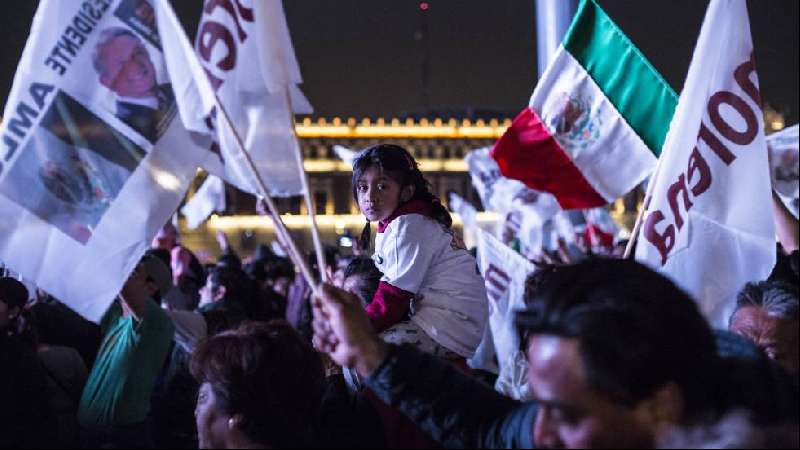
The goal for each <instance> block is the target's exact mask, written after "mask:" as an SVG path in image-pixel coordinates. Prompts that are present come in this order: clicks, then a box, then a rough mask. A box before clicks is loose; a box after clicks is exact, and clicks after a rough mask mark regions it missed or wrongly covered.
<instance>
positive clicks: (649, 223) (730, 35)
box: [636, 0, 775, 327]
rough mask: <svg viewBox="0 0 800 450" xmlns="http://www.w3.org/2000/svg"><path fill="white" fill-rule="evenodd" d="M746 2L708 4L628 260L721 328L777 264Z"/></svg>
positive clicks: (713, 0) (722, 0) (725, 0)
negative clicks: (662, 278) (748, 287)
mask: <svg viewBox="0 0 800 450" xmlns="http://www.w3.org/2000/svg"><path fill="white" fill-rule="evenodd" d="M755 67H756V66H755V61H754V60H753V44H752V39H751V36H750V21H749V19H748V16H747V6H746V4H745V1H744V0H711V3H710V5H709V7H708V11H707V12H706V17H705V21H704V22H703V27H702V29H701V31H700V37H699V38H698V42H697V47H696V48H695V52H694V56H693V58H692V63H691V66H690V67H689V74H688V75H687V78H686V83H685V85H684V89H683V92H682V93H681V97H680V100H679V102H678V107H677V109H676V111H675V116H674V118H673V120H672V124H671V126H670V130H669V133H668V134H667V138H666V142H665V144H664V148H663V153H662V155H661V159H662V160H661V162H660V169H659V171H658V174H657V175H656V178H655V179H654V180H653V181H652V182H653V183H655V185H654V187H653V190H652V201H651V202H650V205H649V207H648V209H647V211H648V213H647V216H646V218H645V221H644V222H643V227H642V232H641V236H640V237H639V239H638V242H637V248H636V258H637V259H638V260H640V261H642V262H645V263H647V264H649V265H650V266H652V267H654V268H656V269H657V270H660V271H661V272H663V273H664V274H666V275H668V276H670V277H671V278H672V279H673V280H675V281H676V282H677V283H678V284H679V285H680V286H682V287H683V288H684V289H686V290H687V291H688V292H689V293H690V294H692V295H693V296H694V298H695V299H696V300H697V301H698V302H699V306H700V309H701V311H702V312H703V313H704V314H705V316H706V318H707V319H709V321H710V322H711V323H712V324H713V325H714V326H718V327H724V326H725V325H726V324H727V318H728V315H729V314H730V312H731V309H732V307H733V306H734V299H735V295H736V293H737V292H738V291H739V290H740V289H741V288H742V287H743V285H744V284H745V283H747V282H749V281H756V280H763V279H765V278H766V277H767V276H768V275H769V273H770V272H771V270H772V268H773V266H774V264H775V226H774V220H773V212H772V200H771V198H772V197H771V186H770V184H771V183H770V168H769V161H768V159H767V146H766V143H765V141H764V132H763V129H764V128H763V116H762V113H761V107H760V104H761V100H760V94H759V87H758V77H757V75H756V70H755Z"/></svg>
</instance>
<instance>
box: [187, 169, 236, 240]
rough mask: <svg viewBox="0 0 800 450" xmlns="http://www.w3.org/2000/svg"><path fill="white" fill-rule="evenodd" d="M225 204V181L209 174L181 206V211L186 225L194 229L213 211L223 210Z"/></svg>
mask: <svg viewBox="0 0 800 450" xmlns="http://www.w3.org/2000/svg"><path fill="white" fill-rule="evenodd" d="M225 205H226V203H225V182H223V181H222V179H221V178H219V177H216V176H214V175H209V176H208V177H207V178H206V179H205V181H203V184H202V185H201V186H200V188H199V189H197V192H195V193H194V195H193V196H192V198H190V199H189V201H187V202H186V204H185V205H184V206H183V208H181V213H183V215H184V216H185V217H186V227H187V228H189V229H190V230H194V229H195V228H197V227H199V226H200V224H202V223H203V222H205V220H206V219H207V218H208V216H210V215H211V214H212V213H213V212H215V211H216V212H223V211H225Z"/></svg>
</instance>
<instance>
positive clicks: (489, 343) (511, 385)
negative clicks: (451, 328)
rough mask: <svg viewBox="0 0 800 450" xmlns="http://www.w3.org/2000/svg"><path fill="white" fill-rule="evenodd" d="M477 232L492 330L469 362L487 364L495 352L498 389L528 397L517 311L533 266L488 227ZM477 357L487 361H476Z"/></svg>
mask: <svg viewBox="0 0 800 450" xmlns="http://www.w3.org/2000/svg"><path fill="white" fill-rule="evenodd" d="M477 236H478V266H479V268H480V271H481V275H482V276H483V278H484V280H485V283H486V293H487V295H488V297H489V327H488V329H489V332H488V333H487V336H486V338H485V339H484V342H482V343H481V345H480V346H479V352H478V353H476V358H473V361H470V365H471V366H472V367H481V366H485V365H486V363H487V362H488V360H489V359H490V357H491V356H492V355H496V361H497V362H498V363H499V366H498V367H497V369H498V370H497V372H498V378H497V382H496V384H495V389H496V390H497V391H498V392H500V393H502V394H503V395H506V396H509V397H511V398H514V399H517V400H525V399H527V398H528V397H529V388H528V375H527V374H528V363H527V360H526V358H525V354H524V353H523V351H522V350H521V346H520V340H519V335H518V334H517V329H516V325H515V323H516V322H515V317H514V315H515V313H516V312H517V311H519V310H522V309H524V308H525V300H524V294H525V281H526V280H527V278H528V275H530V274H531V273H533V271H534V266H533V264H531V263H530V262H529V261H527V260H526V259H525V258H523V257H522V256H520V255H519V254H518V253H516V252H514V251H513V250H512V249H510V248H509V247H508V246H507V245H505V244H503V243H502V242H500V241H498V240H497V239H496V238H495V237H494V236H492V235H491V234H489V233H487V232H486V231H483V230H480V229H479V230H478V234H477ZM477 357H482V358H481V359H483V360H484V361H475V359H477ZM480 362H482V363H483V364H479V363H480Z"/></svg>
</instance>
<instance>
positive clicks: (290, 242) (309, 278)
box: [160, 0, 317, 293]
mask: <svg viewBox="0 0 800 450" xmlns="http://www.w3.org/2000/svg"><path fill="white" fill-rule="evenodd" d="M160 4H161V5H162V6H163V7H164V11H165V12H167V14H168V15H169V20H170V21H171V22H172V24H173V26H174V27H175V28H176V29H177V30H176V31H177V32H178V33H179V35H180V39H181V41H182V44H183V45H184V46H185V47H187V48H189V49H191V50H189V51H186V54H187V56H188V57H189V58H191V61H190V63H194V64H196V65H197V67H198V68H200V67H202V64H201V63H200V59H199V58H198V56H197V52H196V51H195V50H194V48H192V47H191V46H190V45H188V42H189V38H188V37H187V36H186V31H185V30H184V29H183V26H182V25H181V24H180V22H179V21H178V18H177V16H176V15H175V11H174V10H173V9H172V5H171V4H170V3H169V1H167V0H161V3H160ZM184 50H186V49H184ZM202 72H203V75H201V76H202V77H203V78H202V81H201V83H200V84H203V82H205V83H206V89H207V90H208V91H209V92H211V93H213V97H214V106H215V107H216V108H218V109H219V111H220V112H221V113H222V117H223V118H224V119H225V122H226V123H227V124H228V126H229V127H230V128H231V132H232V133H233V136H234V138H235V141H236V145H237V148H238V149H239V152H240V153H241V154H242V156H244V159H245V161H246V162H247V167H248V169H249V170H250V172H251V173H252V175H253V177H254V178H255V180H256V184H257V186H256V187H257V188H258V190H259V191H260V192H261V196H262V199H263V200H264V203H266V205H267V208H268V209H269V211H270V214H272V217H273V219H272V220H273V223H274V224H275V230H276V232H277V234H278V235H279V236H282V237H283V240H284V242H285V245H286V246H287V247H288V249H289V257H290V258H291V259H292V260H293V261H294V263H295V265H296V266H297V267H299V268H300V272H301V273H302V274H303V277H304V278H305V280H306V282H308V284H309V286H311V288H312V289H313V290H314V292H315V293H316V291H317V284H316V282H315V280H314V276H313V274H312V272H311V270H309V268H308V264H307V263H306V261H305V259H304V258H303V257H302V254H301V253H300V251H299V250H298V249H297V244H296V243H295V242H294V239H292V236H291V235H290V234H289V231H288V230H287V229H286V225H285V224H284V223H283V220H282V219H281V216H280V213H279V212H278V208H277V207H276V206H275V202H274V201H273V200H272V196H270V194H269V190H268V189H267V186H266V184H265V183H264V179H263V178H262V177H261V174H260V173H258V170H257V169H256V165H255V163H253V158H252V157H251V156H250V153H249V152H248V151H247V150H246V149H245V146H244V142H243V141H242V138H241V136H240V135H239V132H238V131H237V130H236V127H235V126H234V125H233V121H232V120H231V118H230V115H228V111H227V110H226V109H225V107H224V106H223V104H222V101H220V99H219V96H218V95H217V93H216V91H214V89H213V88H212V87H211V86H212V83H211V80H210V79H209V73H208V72H207V71H205V70H203V71H202Z"/></svg>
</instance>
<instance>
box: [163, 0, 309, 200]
mask: <svg viewBox="0 0 800 450" xmlns="http://www.w3.org/2000/svg"><path fill="white" fill-rule="evenodd" d="M158 1H159V2H161V3H164V10H165V11H166V10H167V7H168V3H169V2H163V1H162V0H158ZM173 16H174V14H173ZM165 19H169V20H172V17H167V18H165ZM168 39H169V41H171V42H169V43H167V45H165V46H166V47H167V48H168V59H169V60H171V61H174V62H175V64H174V66H173V67H171V68H170V69H171V70H174V71H182V72H183V74H182V76H181V78H182V79H183V80H186V85H185V89H183V90H181V91H179V95H178V97H177V100H178V103H179V105H180V110H181V115H182V117H183V119H184V120H185V121H187V122H188V123H192V124H196V126H197V127H198V128H201V129H202V130H203V131H205V132H206V133H207V134H209V135H210V136H211V137H212V138H213V144H210V145H209V148H208V150H210V151H208V152H207V153H208V159H207V161H206V162H205V163H204V164H203V168H204V169H206V170H207V171H208V172H209V173H211V174H213V175H216V176H219V177H220V178H222V179H223V180H225V181H226V182H228V183H231V184H233V185H235V186H236V187H238V188H239V189H241V190H244V191H246V192H250V193H253V194H259V193H260V191H259V189H258V183H257V182H256V180H255V178H254V176H253V174H252V171H251V169H250V166H249V163H248V162H247V160H246V157H245V155H243V154H242V153H241V152H240V151H239V145H238V143H237V139H236V135H235V134H234V132H235V133H238V135H239V137H240V138H241V139H242V143H243V145H244V148H245V149H246V150H247V152H248V153H249V155H250V157H251V158H252V160H253V162H254V164H255V166H256V168H257V170H258V173H259V174H260V175H261V177H262V179H263V180H264V182H265V184H266V186H267V188H268V189H269V192H270V195H272V196H280V197H286V196H293V195H300V194H302V192H303V191H302V181H301V177H300V172H299V169H298V166H299V164H300V162H299V152H300V148H299V144H298V141H297V137H296V135H295V132H294V113H295V112H297V113H305V114H309V113H311V112H313V109H312V108H311V105H310V104H309V102H308V100H307V99H306V98H305V96H303V93H302V92H301V91H300V89H299V88H298V84H299V83H301V82H302V78H301V77H300V69H299V67H298V64H297V60H296V59H295V55H294V48H293V46H292V41H291V37H290V36H289V29H288V26H287V25H286V18H285V16H284V11H283V4H282V2H281V1H280V0H260V1H253V0H239V1H237V2H220V1H216V0H207V1H205V2H204V5H203V14H202V16H201V18H200V23H199V25H198V30H197V38H196V42H195V48H194V51H195V52H196V56H195V55H191V54H190V52H192V51H193V50H192V48H191V46H190V45H189V44H188V41H187V38H186V36H185V34H184V33H180V34H175V35H174V36H169V37H168ZM215 96H216V97H217V98H218V99H219V102H220V104H222V106H223V107H224V108H225V111H226V112H227V114H228V116H229V118H230V121H231V123H232V124H234V125H233V126H234V127H235V130H234V129H233V128H231V127H230V126H229V124H228V123H226V120H225V118H224V117H222V116H223V113H222V112H221V111H220V110H218V108H216V106H215V99H214V97H215Z"/></svg>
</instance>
